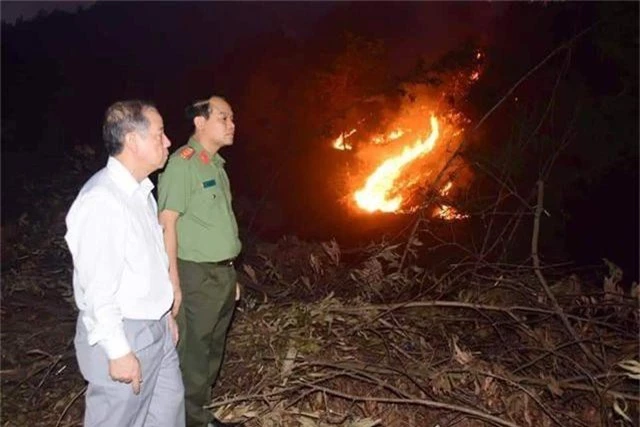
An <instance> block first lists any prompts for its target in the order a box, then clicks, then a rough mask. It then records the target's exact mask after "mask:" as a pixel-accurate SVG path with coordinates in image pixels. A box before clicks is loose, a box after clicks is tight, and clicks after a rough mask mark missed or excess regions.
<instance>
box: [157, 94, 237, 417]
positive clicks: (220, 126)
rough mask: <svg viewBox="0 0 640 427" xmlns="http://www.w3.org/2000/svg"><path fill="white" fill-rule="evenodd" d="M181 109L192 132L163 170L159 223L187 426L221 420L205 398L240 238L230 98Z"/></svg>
mask: <svg viewBox="0 0 640 427" xmlns="http://www.w3.org/2000/svg"><path fill="white" fill-rule="evenodd" d="M186 113H187V117H188V118H189V119H191V120H192V121H193V125H194V133H193V135H192V136H191V138H190V139H189V142H188V143H187V145H185V146H183V147H181V148H179V149H177V150H176V152H175V153H174V154H173V155H172V156H171V157H170V159H169V162H168V164H167V167H166V169H165V171H164V173H162V174H161V175H160V178H159V181H158V206H159V210H160V223H161V224H162V226H163V227H164V240H165V245H166V249H167V253H168V255H169V276H170V278H171V282H172V284H173V289H174V297H175V298H174V305H173V308H172V314H173V315H174V316H176V320H177V323H178V328H179V331H180V342H179V343H178V354H179V356H180V366H181V369H182V378H183V382H184V388H185V406H186V413H187V427H206V426H225V425H229V424H225V423H222V422H221V421H219V420H216V419H215V418H213V417H212V415H211V413H210V412H209V411H208V410H206V409H204V408H203V406H204V405H206V404H208V403H209V402H210V399H211V387H212V385H213V384H214V383H215V381H216V378H217V376H218V372H219V369H220V365H221V363H222V357H223V354H224V346H225V340H226V335H227V330H228V328H229V324H230V323H231V317H232V315H233V310H234V308H235V302H236V301H237V299H238V298H239V288H238V285H237V283H236V271H235V268H234V266H233V260H234V259H235V258H236V256H238V254H239V253H240V249H241V244H240V239H239V238H238V225H237V223H236V219H235V216H234V214H233V210H232V208H231V189H230V186H229V179H228V177H227V174H226V173H225V171H224V162H225V161H224V159H223V158H222V157H221V156H220V154H218V150H220V148H222V147H226V146H228V145H231V144H233V135H234V131H235V124H234V123H233V111H232V110H231V106H230V105H229V104H228V103H227V102H226V101H225V100H224V99H223V98H221V97H218V96H213V97H211V98H209V99H207V100H204V101H199V102H196V103H195V104H193V105H191V106H189V107H187V111H186Z"/></svg>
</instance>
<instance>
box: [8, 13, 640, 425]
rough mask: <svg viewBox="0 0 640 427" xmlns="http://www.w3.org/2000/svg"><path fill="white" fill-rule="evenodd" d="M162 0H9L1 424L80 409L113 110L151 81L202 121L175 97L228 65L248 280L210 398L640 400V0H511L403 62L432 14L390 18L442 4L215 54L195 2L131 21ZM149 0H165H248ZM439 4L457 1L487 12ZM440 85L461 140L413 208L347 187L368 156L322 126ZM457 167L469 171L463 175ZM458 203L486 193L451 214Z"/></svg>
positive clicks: (608, 417) (408, 421)
mask: <svg viewBox="0 0 640 427" xmlns="http://www.w3.org/2000/svg"><path fill="white" fill-rule="evenodd" d="M146 7H148V6H145V5H137V4H124V3H123V4H117V3H116V4H98V5H97V6H95V7H93V8H90V9H87V10H83V11H79V12H78V13H75V14H65V13H59V12H58V13H54V14H52V15H47V16H44V15H43V16H40V17H38V18H37V19H35V20H33V21H29V22H20V23H17V24H15V25H6V24H3V27H2V36H3V37H2V40H3V41H2V43H3V46H2V47H3V49H2V58H3V59H2V60H3V73H2V94H3V95H2V98H3V108H2V154H3V164H2V196H3V197H2V198H3V200H2V213H3V218H2V283H3V284H2V312H1V315H2V367H1V368H2V423H3V426H23V425H32V426H40V425H41V426H75V425H81V419H82V418H81V417H82V399H83V392H84V388H85V385H84V382H83V381H82V378H81V376H80V374H79V372H78V370H77V367H76V362H75V356H74V351H73V343H72V338H73V333H74V327H75V306H74V303H73V300H72V289H71V259H70V256H69V254H68V251H67V248H66V245H65V243H64V239H63V236H64V232H65V226H64V216H65V214H66V210H67V209H68V207H69V205H70V203H71V201H72V200H73V198H74V197H75V194H76V192H77V190H78V189H79V186H80V185H81V184H82V183H83V182H84V180H86V179H87V177H88V176H90V175H91V174H92V173H93V172H94V171H95V170H97V169H98V168H100V167H101V166H102V164H103V163H104V159H105V156H104V152H103V150H102V148H101V147H100V143H99V123H98V120H97V119H96V118H97V117H101V114H102V111H101V110H102V109H103V108H104V106H105V105H107V104H108V103H109V102H110V101H112V100H114V99H117V98H124V97H136V96H139V97H145V98H151V99H154V100H155V101H157V104H158V107H159V109H160V111H161V112H162V113H163V116H164V119H165V126H166V128H167V130H168V134H169V136H170V138H171V139H172V141H173V142H174V145H173V147H172V148H175V147H177V146H180V145H181V144H182V140H185V139H186V137H187V133H188V130H189V128H188V124H185V123H183V122H182V121H180V117H181V113H180V109H181V107H182V106H183V105H184V104H186V103H187V102H188V101H190V100H192V99H193V98H198V97H202V91H203V90H204V92H205V93H208V92H210V91H215V90H217V89H218V88H225V92H227V97H228V98H229V99H230V101H231V103H232V105H233V106H234V110H235V112H236V116H237V122H238V135H237V138H236V145H235V146H234V147H233V148H232V149H230V150H229V154H228V156H227V155H226V154H224V153H223V155H225V157H226V158H227V159H228V160H229V163H228V164H229V165H230V177H231V181H232V186H233V187H234V190H235V192H234V194H235V204H236V212H237V215H238V219H239V222H240V226H241V233H242V239H243V242H244V251H243V254H242V259H241V260H239V262H238V268H239V272H240V278H241V283H242V285H243V287H244V296H243V299H242V300H241V302H240V304H239V307H238V310H237V312H236V317H235V320H234V323H233V325H232V330H231V333H230V336H229V340H228V344H227V352H226V361H225V364H224V365H223V372H222V377H221V378H220V379H219V381H218V385H217V389H216V396H215V398H214V400H213V401H212V402H211V410H212V411H215V412H216V413H217V415H218V416H219V417H220V418H226V419H233V420H242V421H245V422H246V425H247V426H297V425H302V426H309V427H311V426H322V427H325V426H334V425H335V426H345V427H346V426H352V427H356V426H358V427H368V426H371V427H373V426H436V425H439V426H454V425H455V426H476V425H478V426H480V425H496V426H596V425H597V426H618V425H638V419H639V418H638V417H639V410H638V408H639V402H640V396H639V395H638V381H639V380H640V362H639V359H638V353H639V351H640V349H639V343H638V333H639V322H640V319H639V314H640V311H639V306H638V304H639V301H640V299H639V298H640V296H639V290H638V284H637V280H638V218H639V213H638V137H639V132H638V20H637V16H638V5H637V4H634V3H618V4H616V3H613V4H609V3H607V4H604V3H589V4H587V3H582V4H580V3H537V2H533V3H525V4H516V3H514V4H510V5H508V6H505V7H504V9H501V12H500V13H499V14H497V15H496V17H495V18H494V19H495V20H494V21H493V22H492V26H491V30H490V31H486V32H485V33H483V36H482V37H480V36H477V35H475V34H463V33H461V35H460V36H459V37H458V38H457V39H456V40H454V42H451V41H450V42H449V44H448V45H447V48H446V49H440V51H439V52H438V54H437V55H436V54H430V55H427V54H426V53H425V54H424V55H423V54H422V53H421V51H420V49H417V50H415V49H414V50H411V49H408V48H407V50H406V51H403V54H402V58H404V66H403V67H400V66H399V65H398V59H397V58H398V57H397V51H399V50H402V49H401V46H402V42H403V41H407V40H409V39H411V38H416V36H415V35H410V36H408V35H406V34H404V33H403V32H402V30H403V29H401V28H397V27H398V24H395V25H393V23H394V22H396V23H397V22H403V20H404V21H406V22H409V23H415V22H420V20H419V16H420V14H426V13H428V11H429V7H435V6H432V5H429V4H424V5H421V4H414V5H405V6H404V7H398V8H397V9H396V8H394V9H393V10H389V8H388V7H385V5H384V4H380V5H378V4H376V3H372V4H370V5H368V8H369V9H368V10H367V13H366V14H365V13H364V12H363V9H361V8H360V7H359V5H358V4H357V3H354V4H349V3H344V4H340V5H339V6H335V7H333V8H330V9H328V11H327V12H326V13H325V14H324V15H322V18H320V19H319V20H318V22H317V23H316V24H315V27H314V28H315V30H314V32H313V34H307V35H305V36H304V37H303V36H302V35H301V34H300V33H296V32H295V31H294V30H292V29H291V28H288V27H287V26H285V25H282V26H280V27H279V28H266V29H264V31H263V32H262V33H261V35H260V36H259V37H255V38H252V37H251V35H250V34H248V35H246V36H245V37H244V38H242V39H239V40H238V42H237V45H235V47H234V46H226V47H225V46H222V47H225V49H221V50H222V51H224V54H221V53H218V52H215V49H214V48H212V47H211V46H209V45H207V44H204V46H206V49H210V50H208V51H207V54H209V56H207V55H204V56H202V54H201V53H199V52H196V49H194V48H193V47H192V46H194V43H195V40H201V39H202V36H201V31H202V29H201V28H197V27H195V28H194V26H191V25H186V24H175V23H174V24H172V25H173V27H171V28H174V29H175V31H176V34H177V33H180V34H181V36H174V37H169V36H167V35H166V33H165V36H164V37H165V38H164V39H163V40H164V44H162V48H161V47H160V44H158V42H157V40H156V37H159V36H157V35H156V36H152V34H155V33H153V30H152V29H151V28H149V29H147V31H142V33H144V34H145V36H144V37H148V40H147V39H145V40H146V41H147V43H140V44H136V45H135V46H134V45H132V44H131V43H129V42H128V41H127V40H128V38H127V34H129V33H127V31H129V32H132V31H133V30H132V29H130V30H126V29H127V28H134V27H133V26H132V24H131V22H132V20H134V18H135V16H136V13H135V12H136V11H137V12H140V13H141V11H142V9H144V8H146ZM153 7H154V8H157V9H156V10H155V12H154V13H156V14H157V18H158V20H157V21H156V23H157V22H161V23H162V22H166V23H169V22H177V23H185V22H200V21H206V22H208V23H209V24H210V25H212V23H220V22H219V20H216V19H217V18H214V15H215V13H212V12H208V9H207V8H212V9H215V11H216V12H220V11H223V10H224V11H225V13H227V16H228V17H229V18H228V20H229V21H232V22H234V21H233V20H234V19H236V18H237V17H239V16H243V14H244V15H246V14H248V13H251V12H250V5H249V4H220V3H191V4H188V5H186V6H184V7H181V8H176V6H175V5H172V4H171V3H166V4H165V3H158V4H154V5H153ZM258 7H261V8H263V9H264V10H263V12H264V13H267V14H268V13H273V11H274V10H276V6H273V7H271V8H270V7H269V6H265V5H260V6H258ZM280 7H282V6H280ZM317 7H318V6H317ZM439 7H443V8H445V9H447V16H449V17H451V16H453V17H455V20H456V22H458V21H464V20H466V19H470V14H471V13H472V12H469V11H467V10H466V9H465V6H464V5H462V6H455V5H451V6H439ZM123 10H127V11H128V13H127V14H126V15H125V14H122V11H123ZM270 16H271V15H270ZM273 16H277V13H274V15H273ZM234 17H236V18H234ZM356 17H358V18H361V19H355V18H356ZM237 19H239V18H237ZM105 22H114V23H118V24H119V26H120V27H119V28H121V29H122V28H124V29H125V30H124V32H123V33H122V32H121V33H116V32H111V30H109V28H111V27H110V26H107V25H105V24H104V23H105ZM167 25H168V24H167ZM229 25H231V24H229ZM212 26H213V27H215V26H214V25H212ZM407 27H408V28H411V25H409V24H407ZM91 28H95V29H91ZM113 28H116V27H115V26H114V27H113ZM217 28H218V29H217V30H216V31H218V32H219V33H223V32H224V31H223V30H225V29H221V28H219V27H217ZM226 30H228V28H227V29H226ZM216 31H213V33H215V34H218V33H216ZM80 33H82V34H84V37H83V38H79V37H78V34H80ZM45 35H50V37H49V43H48V45H49V46H47V47H46V48H45V47H44V46H43V45H42V44H38V43H36V40H42V38H43V37H44V36H45ZM425 37H426V36H425ZM72 41H73V46H75V49H73V50H72V49H68V48H66V47H67V46H69V43H72ZM424 43H425V44H427V43H429V40H426V39H425V40H424ZM145 44H146V45H147V46H148V47H149V48H148V50H145V51H144V52H140V51H139V50H140V49H141V46H144V45H145ZM405 47H406V46H405ZM426 51H427V50H426V49H425V52H426ZM178 52H180V53H178ZM477 52H482V60H481V61H480V62H478V60H479V58H478V56H477ZM157 55H162V57H163V58H164V59H163V60H160V59H158V58H157ZM394 55H396V56H394ZM114 57H117V58H120V59H121V60H118V61H113V60H112V58H114ZM167 57H169V59H167ZM174 57H175V58H179V60H177V59H176V60H175V61H176V62H180V64H174V65H171V66H166V64H165V61H167V60H173V58H174ZM128 61H130V62H128ZM131 61H133V63H138V64H140V66H136V67H131V68H127V67H125V66H124V65H123V64H126V63H132V62H131ZM477 65H481V67H482V73H481V74H480V76H479V78H478V79H477V81H474V82H473V83H472V84H470V85H468V87H467V88H466V89H465V90H464V91H461V90H459V89H460V87H461V81H462V79H468V77H469V69H470V68H472V67H474V66H477ZM153 67H155V68H154V70H155V71H156V72H154V73H151V74H149V73H147V72H146V70H148V69H150V68H153ZM467 83H468V82H467ZM425 94H429V96H430V98H431V99H432V101H433V103H434V105H435V107H434V108H436V109H437V113H438V114H440V115H441V116H442V117H453V116H452V114H454V113H455V114H460V115H461V116H463V117H464V118H465V121H464V126H463V127H464V133H463V134H462V139H461V141H460V144H458V145H455V147H454V149H452V150H450V151H448V152H446V155H443V156H442V158H441V159H440V160H441V161H438V162H437V164H435V165H433V166H435V167H434V169H433V172H432V175H430V177H429V179H428V181H424V182H421V183H420V185H417V186H416V187H415V188H414V189H413V192H412V196H411V197H410V199H409V200H408V202H407V203H409V204H410V205H411V206H410V207H411V209H408V210H407V212H405V213H403V214H363V213H359V212H354V210H353V209H352V208H351V207H349V206H348V199H349V198H350V197H351V196H350V192H349V191H347V188H349V187H348V185H346V184H345V183H347V182H349V179H350V177H352V176H353V174H354V173H355V171H356V170H357V169H358V167H360V166H359V161H358V159H357V158H356V157H355V156H354V155H352V154H350V153H347V152H341V151H337V150H333V149H331V147H330V144H329V142H330V141H331V140H332V139H333V138H335V137H336V135H339V134H340V133H341V132H345V131H346V130H348V129H350V128H351V127H352V126H353V124H354V123H362V126H361V130H360V132H361V134H362V135H363V136H362V139H360V140H356V139H355V138H354V139H353V141H354V144H357V143H358V141H360V143H361V144H364V141H365V140H366V138H367V137H368V136H370V135H373V134H374V133H376V132H380V131H381V130H382V129H385V127H386V126H387V125H388V124H389V123H391V122H392V120H393V118H394V117H395V116H396V115H397V114H398V112H399V111H401V110H402V107H403V106H404V105H407V104H411V103H415V102H419V101H420V100H421V99H423V97H424V96H425ZM456 117H459V116H456ZM456 123H457V124H460V123H462V122H456ZM461 126H462V125H461ZM416 170H417V169H416ZM416 170H412V171H411V173H414V172H415V171H416ZM452 177H453V178H456V177H457V178H458V179H459V180H460V182H463V185H462V184H461V185H459V186H456V187H455V189H454V190H453V191H452V192H451V193H450V194H447V195H446V196H445V195H443V194H442V193H441V192H440V191H439V189H440V188H441V187H442V186H443V185H444V183H445V182H447V181H449V180H450V179H452ZM443 204H446V205H450V206H453V207H455V209H457V210H458V211H459V212H462V213H464V214H465V215H467V217H466V218H463V219H459V220H454V221H447V220H443V219H441V218H436V217H434V216H433V212H434V209H436V208H437V207H438V206H441V205H443Z"/></svg>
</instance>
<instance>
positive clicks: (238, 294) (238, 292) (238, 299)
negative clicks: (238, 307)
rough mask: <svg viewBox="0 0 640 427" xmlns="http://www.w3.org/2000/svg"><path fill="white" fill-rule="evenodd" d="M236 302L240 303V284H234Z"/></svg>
mask: <svg viewBox="0 0 640 427" xmlns="http://www.w3.org/2000/svg"><path fill="white" fill-rule="evenodd" d="M236 301H240V283H239V282H236Z"/></svg>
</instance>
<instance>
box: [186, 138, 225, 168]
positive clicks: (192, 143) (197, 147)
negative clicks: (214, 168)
mask: <svg viewBox="0 0 640 427" xmlns="http://www.w3.org/2000/svg"><path fill="white" fill-rule="evenodd" d="M187 145H189V146H190V147H191V148H193V149H194V150H196V156H198V160H200V153H202V152H203V151H204V152H206V153H207V155H208V156H209V159H211V158H212V157H211V154H209V153H208V152H207V151H206V150H205V149H204V147H203V146H202V145H200V143H199V142H198V141H197V140H196V139H195V138H194V137H191V138H189V142H188V143H187ZM213 161H214V162H215V163H221V164H224V163H225V162H226V160H225V159H224V157H222V156H221V155H220V153H216V154H214V155H213ZM210 162H211V160H210Z"/></svg>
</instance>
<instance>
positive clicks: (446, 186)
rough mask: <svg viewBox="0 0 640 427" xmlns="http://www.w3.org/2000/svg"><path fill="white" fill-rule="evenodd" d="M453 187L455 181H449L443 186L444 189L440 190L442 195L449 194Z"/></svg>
mask: <svg viewBox="0 0 640 427" xmlns="http://www.w3.org/2000/svg"><path fill="white" fill-rule="evenodd" d="M451 187H453V182H451V181H449V182H447V184H446V185H445V186H444V187H442V190H440V195H442V196H446V195H447V194H449V190H451Z"/></svg>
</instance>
